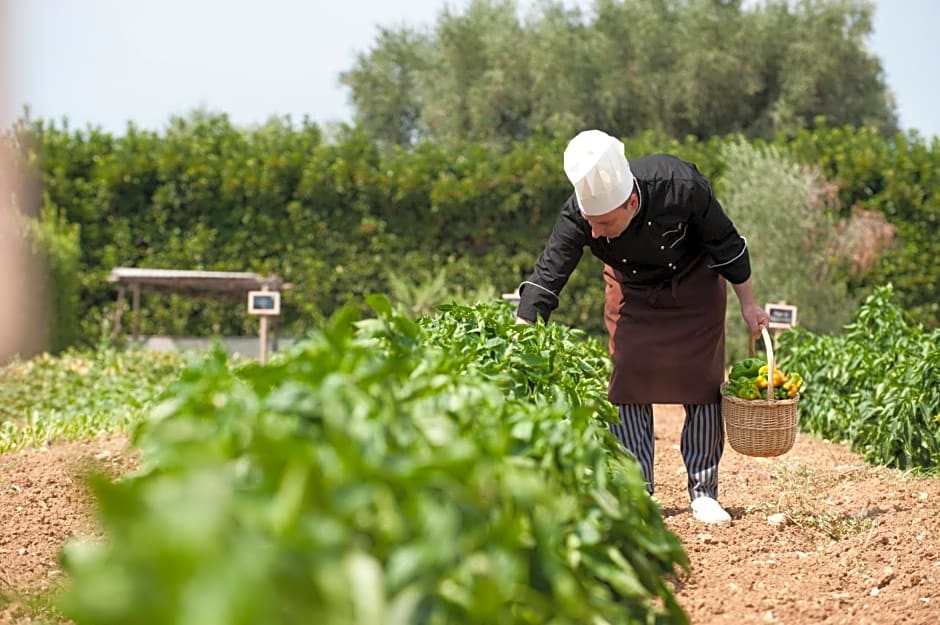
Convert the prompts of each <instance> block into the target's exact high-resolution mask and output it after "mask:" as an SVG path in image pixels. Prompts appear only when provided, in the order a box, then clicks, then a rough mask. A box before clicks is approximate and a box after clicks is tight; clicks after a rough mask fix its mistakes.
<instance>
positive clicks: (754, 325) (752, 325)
mask: <svg viewBox="0 0 940 625" xmlns="http://www.w3.org/2000/svg"><path fill="white" fill-rule="evenodd" d="M741 316H742V317H744V322H745V323H746V324H747V328H748V330H750V332H751V338H755V339H756V338H757V337H758V336H760V331H761V329H762V328H767V327H770V315H768V314H767V312H766V311H765V310H764V309H763V308H761V307H760V306H758V305H757V304H753V303H751V304H747V305H745V306H741Z"/></svg>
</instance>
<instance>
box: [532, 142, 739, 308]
mask: <svg viewBox="0 0 940 625" xmlns="http://www.w3.org/2000/svg"><path fill="white" fill-rule="evenodd" d="M630 168H631V170H632V171H633V175H634V177H635V179H636V185H637V189H638V191H639V198H640V206H639V211H638V213H637V214H636V216H635V217H634V218H633V220H632V221H631V222H630V225H629V226H628V227H627V229H626V230H625V231H624V232H623V233H622V234H621V235H620V236H619V237H617V238H615V239H607V238H603V237H602V238H594V237H593V236H592V235H591V226H590V224H589V223H588V222H587V220H586V219H584V217H583V216H582V214H581V210H580V207H579V206H578V201H577V199H576V197H575V195H574V194H572V195H571V197H569V198H568V201H567V202H565V205H564V207H563V208H562V211H561V215H560V216H559V218H558V220H557V222H556V223H555V226H554V228H553V230H552V233H551V236H550V237H549V240H548V244H547V245H546V246H545V249H544V250H543V251H542V253H541V255H540V256H539V258H538V261H537V262H536V264H535V270H534V271H533V273H532V275H531V276H529V278H528V280H526V281H525V282H523V283H522V284H521V285H520V287H519V294H520V302H519V307H518V313H517V314H518V315H519V316H520V317H522V318H524V319H528V320H534V319H535V317H536V315H539V316H541V317H542V318H543V319H545V320H547V319H548V317H549V315H550V314H551V312H552V311H553V310H555V308H557V307H558V296H559V295H560V294H561V291H562V289H563V288H564V286H565V284H566V283H567V282H568V279H569V277H570V276H571V273H572V272H573V271H574V269H575V267H577V265H578V262H579V261H580V260H581V256H582V255H583V252H584V248H585V246H587V247H588V248H590V250H591V253H592V254H593V255H594V256H596V257H597V258H599V259H600V260H601V261H603V262H604V263H605V264H606V265H608V266H609V267H610V268H612V269H614V270H615V271H616V274H617V276H618V278H619V279H620V280H621V281H622V282H623V284H624V285H625V286H630V287H635V286H650V287H657V286H660V285H664V284H669V283H673V280H674V279H675V278H677V277H678V276H681V275H683V274H684V273H685V270H687V269H689V268H691V266H692V265H693V264H694V263H695V262H696V261H697V260H699V259H701V258H702V257H703V255H707V256H708V257H709V259H710V260H709V263H708V267H709V268H710V269H713V270H715V271H717V272H719V273H720V274H721V275H722V276H724V277H725V278H726V279H727V280H728V281H729V282H731V283H732V284H739V283H741V282H744V281H745V280H747V279H748V278H749V277H750V274H751V267H750V260H749V258H748V252H747V241H746V240H745V239H744V237H742V236H741V235H740V234H738V232H737V230H736V229H735V227H734V224H733V223H732V222H731V220H730V219H729V218H728V216H727V215H726V214H725V212H724V210H723V209H722V208H721V205H720V204H719V203H718V201H717V200H716V199H715V196H714V194H713V193H712V189H711V186H710V185H709V183H708V180H707V179H706V178H705V176H703V175H702V174H701V173H700V172H699V171H698V169H697V168H696V167H695V165H693V164H692V163H688V162H685V161H682V160H680V159H678V158H676V157H674V156H670V155H667V154H655V155H651V156H646V157H642V158H637V159H632V160H631V161H630Z"/></svg>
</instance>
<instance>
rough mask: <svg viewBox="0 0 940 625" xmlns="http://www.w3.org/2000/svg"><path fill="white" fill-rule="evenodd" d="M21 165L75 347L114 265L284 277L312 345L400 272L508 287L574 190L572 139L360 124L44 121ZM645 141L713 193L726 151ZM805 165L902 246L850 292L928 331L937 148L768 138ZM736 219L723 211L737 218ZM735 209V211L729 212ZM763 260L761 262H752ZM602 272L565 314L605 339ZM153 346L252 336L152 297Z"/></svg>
mask: <svg viewBox="0 0 940 625" xmlns="http://www.w3.org/2000/svg"><path fill="white" fill-rule="evenodd" d="M7 139H8V140H13V141H15V142H16V144H17V147H18V148H19V154H20V155H21V156H22V159H21V167H22V169H24V170H25V171H27V172H32V175H33V176H35V177H36V179H37V180H38V182H39V183H40V184H39V186H40V187H41V188H42V189H43V192H44V194H45V196H44V197H46V198H48V201H49V202H51V203H53V204H54V205H56V206H58V207H60V209H61V210H62V211H63V214H64V215H65V217H66V218H67V219H68V221H69V222H71V223H73V224H77V225H78V226H79V227H80V228H81V236H82V257H81V264H80V274H79V275H80V278H79V282H78V285H79V287H80V292H81V315H80V318H81V319H82V338H83V339H84V340H85V341H86V342H88V341H93V340H94V339H96V338H97V337H98V336H100V335H101V334H102V332H103V331H104V330H106V329H107V315H108V313H109V312H110V310H111V307H112V306H113V300H114V296H115V293H114V289H113V286H112V285H109V284H108V283H107V282H106V280H105V278H106V276H107V274H108V272H109V271H110V269H111V268H112V267H114V266H118V265H125V266H126V265H131V266H143V267H160V268H189V269H206V270H250V271H258V272H262V273H267V272H276V273H278V274H280V275H282V276H283V277H284V278H285V279H286V280H287V281H288V282H291V283H293V284H294V289H293V290H292V291H290V292H289V293H287V294H286V295H285V297H284V308H283V310H284V314H283V316H282V318H281V321H282V328H281V329H282V332H284V333H287V334H292V335H299V334H302V333H303V332H304V331H305V329H306V328H308V327H309V326H310V324H311V322H312V321H313V322H316V321H319V320H322V319H324V318H325V317H326V316H328V315H330V314H331V313H332V312H334V311H335V310H338V309H339V308H340V307H342V306H344V305H350V304H351V305H354V306H356V307H358V308H360V309H363V304H362V297H361V296H362V295H364V294H367V293H373V292H389V290H390V288H389V287H390V281H391V280H392V279H393V278H394V277H396V276H398V277H401V276H404V277H406V278H407V277H413V278H414V279H416V280H417V279H420V277H421V276H427V275H428V273H429V272H431V275H433V274H434V273H436V272H438V271H446V273H447V279H448V280H449V281H450V284H451V285H452V287H453V291H454V292H458V291H461V292H468V291H471V290H474V289H477V288H479V287H481V286H484V285H490V286H491V287H493V288H494V289H495V290H496V291H506V290H512V289H513V288H514V287H515V286H516V285H517V284H518V283H519V282H520V281H521V280H522V279H524V278H525V277H526V276H527V275H528V273H529V272H530V271H531V268H532V266H533V263H534V261H535V258H536V256H537V255H538V253H539V251H540V250H541V247H542V245H543V244H544V242H545V241H546V239H547V237H548V234H549V232H550V229H551V226H552V224H553V223H554V220H555V217H556V215H557V213H558V209H559V207H560V205H561V203H562V202H563V200H564V199H565V198H566V197H567V195H568V194H569V192H570V189H569V185H568V183H567V180H566V179H565V177H564V175H563V172H562V171H561V164H560V160H561V156H560V155H561V154H562V151H563V149H564V143H563V142H561V141H558V140H533V141H528V142H519V143H516V144H515V145H513V146H512V147H511V148H510V149H509V150H504V149H500V148H497V147H491V146H488V145H486V144H483V143H479V144H455V145H443V144H434V143H422V144H420V145H417V146H415V147H413V148H411V149H408V150H404V149H392V150H390V151H387V152H382V151H380V150H379V148H378V147H377V146H376V145H375V144H374V143H373V142H371V141H370V140H368V139H367V138H365V137H364V136H363V135H362V134H361V133H359V132H357V131H356V130H355V129H349V128H346V129H344V130H343V131H341V132H340V134H339V136H338V138H337V140H335V141H329V142H328V141H326V140H324V137H323V135H322V133H321V131H320V129H319V127H318V126H316V125H314V124H311V123H303V124H300V125H299V126H298V125H296V124H292V123H291V122H290V120H289V119H274V120H272V121H271V122H269V123H267V124H266V125H264V126H261V127H257V128H252V129H247V130H246V129H239V128H236V127H235V126H233V125H232V124H231V123H230V121H229V120H228V118H227V117H226V116H224V115H203V116H195V117H192V118H187V119H182V118H177V119H174V120H172V122H171V123H170V124H169V126H168V128H167V129H166V130H165V131H164V132H161V133H153V132H145V131H142V130H139V129H136V128H134V127H133V126H131V127H129V128H128V130H127V131H126V133H124V134H123V135H121V136H115V135H111V134H108V133H104V132H101V131H99V130H96V129H84V130H70V129H68V128H67V127H59V126H56V125H55V124H52V123H49V122H46V121H42V120H37V121H32V122H29V123H25V122H23V123H19V124H18V125H16V126H15V127H14V128H13V129H12V132H11V133H8V136H7ZM738 140H739V139H738V138H737V137H729V138H713V139H711V140H709V141H707V142H700V141H696V140H694V139H686V140H676V139H668V138H664V137H658V136H655V135H652V134H648V135H645V136H641V137H635V138H629V139H627V140H626V149H627V152H628V154H630V155H637V154H643V153H648V152H654V151H669V152H673V153H676V154H678V155H679V156H681V157H683V158H686V159H688V160H691V161H693V162H695V163H696V164H698V166H699V168H700V169H701V170H702V171H703V172H704V173H706V174H707V175H709V176H711V177H712V178H713V179H714V181H715V186H716V188H717V190H718V193H719V197H721V189H722V185H723V182H724V181H723V180H722V175H723V174H724V170H725V165H724V163H723V162H722V160H721V156H720V155H721V151H722V146H724V145H726V144H727V143H728V142H729V141H738ZM775 145H778V146H779V147H780V148H781V149H782V150H783V152H784V153H786V154H790V155H792V157H793V158H796V159H797V160H798V161H800V162H805V163H813V164H817V163H818V164H820V165H821V166H822V168H823V170H824V173H825V175H826V176H827V177H828V178H830V179H831V180H833V181H835V182H836V183H837V184H838V186H839V190H840V197H841V199H842V205H843V212H845V213H848V211H849V209H850V207H851V206H853V205H854V204H860V205H863V206H867V207H870V208H874V209H877V210H879V211H882V212H883V213H884V214H885V215H887V216H888V217H889V218H890V219H891V220H892V221H893V222H894V223H895V225H896V227H897V229H898V232H899V234H900V239H899V243H898V247H897V249H896V250H895V251H894V252H893V253H891V254H890V255H886V256H885V258H884V260H883V261H882V262H881V263H880V264H878V265H877V266H876V267H875V268H874V269H873V270H872V271H873V272H872V273H871V274H870V275H869V277H867V278H865V277H862V278H859V279H857V280H856V282H855V283H854V284H853V288H854V289H856V290H857V291H859V292H861V293H864V292H866V291H867V290H868V289H869V288H870V286H871V285H872V284H880V283H884V282H887V281H892V282H893V283H894V284H895V285H896V288H897V292H898V295H899V297H900V298H901V301H902V302H903V304H904V305H905V306H906V307H908V308H910V309H911V310H912V312H913V313H914V314H915V315H917V316H918V318H919V319H920V320H922V321H924V322H926V323H928V324H931V325H935V324H936V323H937V320H938V310H937V300H938V297H937V288H938V287H937V283H938V276H940V265H938V264H937V263H934V262H929V261H930V260H931V259H934V258H937V257H938V256H940V249H938V248H940V241H938V240H936V239H935V238H931V236H930V234H929V233H931V232H933V229H934V228H935V226H936V221H937V219H938V215H940V195H938V194H940V190H938V189H936V188H934V186H931V184H930V181H932V180H936V179H938V173H940V150H937V146H936V144H933V145H931V146H928V145H925V144H924V142H923V140H921V139H919V138H917V137H916V136H902V135H899V136H896V137H892V138H883V137H880V136H879V135H877V134H876V133H874V132H871V131H868V130H864V129H863V130H851V129H846V128H834V129H825V128H823V129H820V130H814V131H806V132H803V133H800V134H798V135H796V136H795V137H792V138H785V137H780V138H778V139H777V140H776V141H775ZM730 208H731V207H729V209H730ZM732 212H733V210H732ZM757 253H759V250H758V251H757ZM600 273H601V267H600V264H599V263H598V262H596V261H594V260H593V259H590V258H588V259H587V260H586V262H585V263H583V265H582V266H581V267H580V268H579V269H578V271H577V272H576V275H575V276H574V278H573V279H572V281H571V283H570V285H569V287H568V288H567V290H566V292H565V294H564V297H563V304H562V308H561V309H560V310H559V312H558V314H557V316H556V317H555V318H556V319H557V320H558V321H561V322H563V323H566V324H570V325H578V326H580V327H583V328H585V329H587V330H588V331H589V332H591V333H595V334H601V333H602V332H603V324H602V318H601V299H602V290H601V288H600V286H599V285H600ZM144 304H145V306H144V313H143V327H142V330H143V332H145V333H170V334H210V333H222V334H240V333H252V332H254V331H255V330H256V323H257V320H256V319H254V318H250V317H248V316H247V315H246V314H244V311H243V306H242V305H241V302H240V301H238V302H231V301H229V302H218V301H212V300H193V299H188V298H182V297H175V296H165V297H158V296H145V298H144Z"/></svg>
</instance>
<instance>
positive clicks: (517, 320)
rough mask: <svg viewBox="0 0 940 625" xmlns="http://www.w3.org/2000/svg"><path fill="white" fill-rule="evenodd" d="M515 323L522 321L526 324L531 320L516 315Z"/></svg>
mask: <svg viewBox="0 0 940 625" xmlns="http://www.w3.org/2000/svg"><path fill="white" fill-rule="evenodd" d="M516 323H524V324H526V325H530V324H531V323H532V322H531V321H529V320H528V319H523V318H522V317H520V316H518V315H516Z"/></svg>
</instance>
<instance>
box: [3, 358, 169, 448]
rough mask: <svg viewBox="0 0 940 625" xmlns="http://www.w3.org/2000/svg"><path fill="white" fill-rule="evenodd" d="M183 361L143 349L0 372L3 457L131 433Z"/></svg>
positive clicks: (17, 363) (16, 365)
mask: <svg viewBox="0 0 940 625" xmlns="http://www.w3.org/2000/svg"><path fill="white" fill-rule="evenodd" d="M185 362H186V360H185V357H184V356H182V355H180V354H176V353H159V352H148V351H144V350H141V349H129V350H123V349H114V348H111V347H107V346H101V347H98V348H95V349H92V350H78V349H68V350H66V351H65V352H63V353H61V354H58V355H56V356H52V355H50V354H48V353H44V354H40V355H37V356H35V357H33V358H30V359H28V360H24V359H16V360H14V361H13V362H10V363H7V364H6V365H5V366H3V367H2V368H0V453H7V452H10V451H14V450H17V449H20V448H22V447H34V446H38V445H42V444H44V443H48V444H52V443H56V442H63V441H74V440H83V439H86V438H89V437H95V436H100V435H103V434H113V433H116V432H128V431H130V430H131V429H132V428H134V427H136V426H137V425H138V424H139V423H140V422H141V421H142V420H143V419H144V417H145V416H146V415H147V414H148V413H149V412H150V410H152V409H153V407H154V406H155V405H156V404H157V402H158V401H159V398H160V397H161V396H162V395H163V394H164V393H165V392H166V389H167V386H169V384H170V383H171V382H172V381H173V380H175V379H176V377H177V376H178V375H179V372H180V370H181V369H182V368H183V366H184V364H185Z"/></svg>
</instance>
